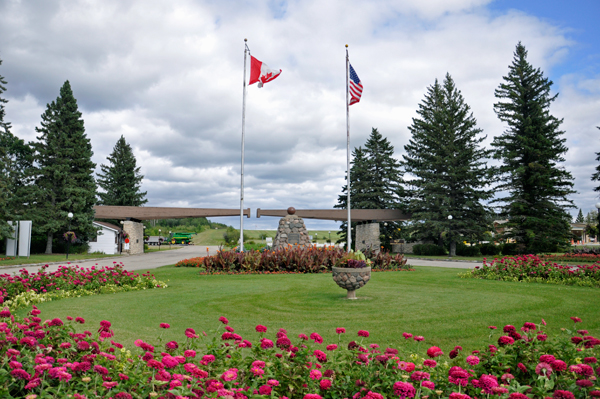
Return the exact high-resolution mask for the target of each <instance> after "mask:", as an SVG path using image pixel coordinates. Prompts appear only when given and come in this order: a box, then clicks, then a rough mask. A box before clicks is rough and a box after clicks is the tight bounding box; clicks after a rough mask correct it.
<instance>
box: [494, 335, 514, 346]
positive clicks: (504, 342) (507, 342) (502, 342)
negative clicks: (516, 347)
mask: <svg viewBox="0 0 600 399" xmlns="http://www.w3.org/2000/svg"><path fill="white" fill-rule="evenodd" d="M514 343H515V340H514V339H512V338H511V337H509V336H507V335H503V336H501V337H500V338H498V345H512V344H514Z"/></svg>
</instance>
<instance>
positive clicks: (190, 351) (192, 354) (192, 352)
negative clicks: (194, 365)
mask: <svg viewBox="0 0 600 399" xmlns="http://www.w3.org/2000/svg"><path fill="white" fill-rule="evenodd" d="M183 356H185V357H196V351H195V350H193V349H188V350H186V351H184V352H183Z"/></svg>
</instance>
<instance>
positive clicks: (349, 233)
mask: <svg viewBox="0 0 600 399" xmlns="http://www.w3.org/2000/svg"><path fill="white" fill-rule="evenodd" d="M349 64H350V58H349V57H348V45H347V44H346V176H347V178H348V180H347V182H346V187H348V201H347V202H348V206H347V208H348V226H347V227H348V232H347V233H346V234H347V237H348V238H347V239H346V241H347V243H346V245H347V246H348V252H350V248H352V231H351V230H352V229H351V227H350V226H351V224H352V223H351V217H350V208H351V207H350V99H349V97H348V96H349V94H348V93H349V90H348V79H349V77H348V65H349Z"/></svg>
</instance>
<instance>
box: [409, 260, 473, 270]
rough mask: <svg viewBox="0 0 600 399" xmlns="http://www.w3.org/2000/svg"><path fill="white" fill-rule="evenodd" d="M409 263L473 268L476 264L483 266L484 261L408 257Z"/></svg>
mask: <svg viewBox="0 0 600 399" xmlns="http://www.w3.org/2000/svg"><path fill="white" fill-rule="evenodd" d="M407 263H408V264H409V265H413V266H434V267H451V268H456V269H473V268H474V267H475V266H480V267H481V266H483V262H464V261H450V260H421V259H413V258H408V262H407Z"/></svg>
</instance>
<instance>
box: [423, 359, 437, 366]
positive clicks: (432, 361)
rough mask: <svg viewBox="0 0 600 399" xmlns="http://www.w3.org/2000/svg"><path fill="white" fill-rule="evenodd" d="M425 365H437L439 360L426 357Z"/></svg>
mask: <svg viewBox="0 0 600 399" xmlns="http://www.w3.org/2000/svg"><path fill="white" fill-rule="evenodd" d="M423 365H425V366H427V367H431V368H434V367H435V366H437V362H436V361H435V360H433V359H425V360H423Z"/></svg>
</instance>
